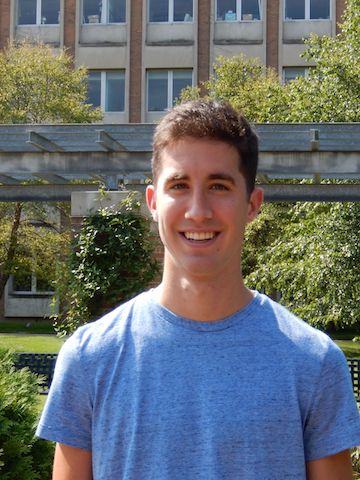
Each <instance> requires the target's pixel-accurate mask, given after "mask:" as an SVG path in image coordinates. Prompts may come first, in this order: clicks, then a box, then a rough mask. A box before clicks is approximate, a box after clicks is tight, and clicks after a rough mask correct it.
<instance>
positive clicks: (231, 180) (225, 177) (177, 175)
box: [166, 172, 235, 185]
mask: <svg viewBox="0 0 360 480" xmlns="http://www.w3.org/2000/svg"><path fill="white" fill-rule="evenodd" d="M189 178H190V177H189V175H187V174H185V173H184V174H183V173H175V174H174V175H171V176H170V177H168V178H167V179H166V183H170V182H174V181H178V180H189ZM208 180H225V181H227V182H229V183H231V184H232V185H235V180H234V178H233V177H232V176H231V175H229V174H227V173H223V172H215V173H211V174H210V175H209V176H208Z"/></svg>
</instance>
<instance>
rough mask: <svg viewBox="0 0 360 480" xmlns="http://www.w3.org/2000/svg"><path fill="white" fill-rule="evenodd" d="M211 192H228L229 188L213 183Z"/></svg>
mask: <svg viewBox="0 0 360 480" xmlns="http://www.w3.org/2000/svg"><path fill="white" fill-rule="evenodd" d="M210 189H211V190H220V191H228V190H229V187H228V186H227V185H225V184H223V183H213V184H212V185H211V186H210Z"/></svg>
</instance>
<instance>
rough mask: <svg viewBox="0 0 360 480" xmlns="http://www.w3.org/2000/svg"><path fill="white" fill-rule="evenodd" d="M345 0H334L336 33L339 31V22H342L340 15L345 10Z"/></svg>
mask: <svg viewBox="0 0 360 480" xmlns="http://www.w3.org/2000/svg"><path fill="white" fill-rule="evenodd" d="M345 3H346V0H336V33H339V31H340V29H339V26H338V23H339V22H342V15H343V13H344V10H345Z"/></svg>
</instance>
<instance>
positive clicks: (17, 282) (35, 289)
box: [10, 274, 54, 295]
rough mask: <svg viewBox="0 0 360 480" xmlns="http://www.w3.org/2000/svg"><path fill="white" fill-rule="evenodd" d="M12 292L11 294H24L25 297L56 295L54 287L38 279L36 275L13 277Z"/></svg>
mask: <svg viewBox="0 0 360 480" xmlns="http://www.w3.org/2000/svg"><path fill="white" fill-rule="evenodd" d="M10 290H11V293H20V294H21V293H22V294H24V295H29V294H35V293H44V294H50V293H51V294H53V293H54V287H53V286H52V285H51V284H50V283H49V282H48V281H47V280H44V279H40V278H37V277H36V275H34V274H29V275H22V276H21V277H20V276H19V277H17V276H15V275H13V276H12V277H11V283H10Z"/></svg>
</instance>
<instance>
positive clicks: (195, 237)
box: [184, 232, 215, 240]
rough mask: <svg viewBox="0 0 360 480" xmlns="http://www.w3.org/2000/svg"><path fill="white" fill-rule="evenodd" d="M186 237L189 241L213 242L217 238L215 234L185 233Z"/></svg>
mask: <svg viewBox="0 0 360 480" xmlns="http://www.w3.org/2000/svg"><path fill="white" fill-rule="evenodd" d="M184 235H185V237H186V238H187V239H188V240H211V239H212V238H214V237H215V233H214V232H185V233H184Z"/></svg>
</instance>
